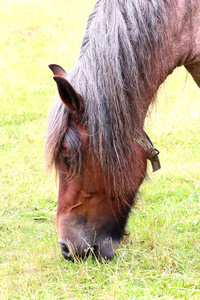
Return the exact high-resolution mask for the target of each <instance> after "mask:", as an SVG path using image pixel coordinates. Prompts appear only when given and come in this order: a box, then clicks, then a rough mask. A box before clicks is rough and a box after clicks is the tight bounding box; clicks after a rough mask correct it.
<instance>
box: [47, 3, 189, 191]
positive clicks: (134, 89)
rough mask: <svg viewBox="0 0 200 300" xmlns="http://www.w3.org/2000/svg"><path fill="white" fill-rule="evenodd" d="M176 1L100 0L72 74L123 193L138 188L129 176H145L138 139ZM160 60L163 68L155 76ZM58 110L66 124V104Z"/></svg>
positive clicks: (98, 151) (93, 134) (96, 142)
mask: <svg viewBox="0 0 200 300" xmlns="http://www.w3.org/2000/svg"><path fill="white" fill-rule="evenodd" d="M183 1H184V0H183ZM185 1H186V3H189V0H185ZM175 5H176V1H172V0H164V1H159V0H150V1H143V0H134V1H133V0H124V1H121V0H109V1H107V0H99V1H97V3H96V5H95V8H94V10H93V13H92V14H91V15H90V17H89V19H88V24H87V28H86V33H85V36H84V39H83V42H82V46H81V51H80V55H79V58H78V60H77V62H76V63H75V65H74V67H73V69H72V71H71V72H70V74H69V81H70V82H71V84H72V85H73V87H74V88H75V89H76V90H77V92H78V93H79V94H80V95H81V96H82V98H83V100H84V103H85V106H86V107H85V118H86V119H87V120H88V130H89V143H90V151H91V153H92V154H94V155H95V158H96V157H97V158H98V159H99V164H100V165H101V167H102V170H103V174H104V178H105V180H106V181H107V182H109V181H111V183H112V184H113V185H114V188H115V191H116V193H117V194H118V195H120V197H121V195H122V197H123V188H124V186H125V185H126V186H127V187H128V188H130V189H131V187H133V188H134V182H132V178H131V176H130V174H132V173H133V172H135V173H136V176H137V175H138V176H139V175H140V174H137V170H133V169H132V165H134V164H132V165H131V164H130V161H134V159H135V157H136V153H135V151H134V147H135V141H134V137H136V136H137V134H138V133H139V132H140V131H141V130H142V127H143V123H144V118H145V115H146V109H147V107H148V105H149V104H150V102H151V101H152V100H153V98H154V96H155V92H156V90H155V87H156V86H157V85H158V83H159V81H160V80H161V79H160V78H161V77H162V76H163V77H164V74H162V71H163V65H162V59H161V58H162V55H163V48H164V46H166V43H167V41H168V40H169V39H170V36H169V35H168V34H169V30H168V26H170V25H169V24H170V22H172V19H173V17H174V15H173V11H174V8H175ZM155 64H157V65H159V66H157V68H155V69H156V70H157V71H156V70H155V72H154V77H152V73H151V72H152V69H153V68H154V66H155ZM152 91H154V93H152V94H151V92H152ZM144 104H145V105H144ZM57 113H58V114H60V117H61V119H62V120H63V122H64V123H65V122H66V121H65V119H66V112H65V111H64V110H63V108H62V109H60V110H57ZM54 118H55V117H54ZM55 119H56V118H55ZM59 126H60V128H63V124H62V125H59ZM51 127H53V126H51ZM61 131H62V130H60V129H57V133H56V134H57V135H59V134H60V132H61ZM56 134H55V140H56ZM54 148H55V149H56V147H54ZM52 153H53V151H52ZM54 159H55V155H54ZM77 161H78V160H77ZM138 172H139V170H138Z"/></svg>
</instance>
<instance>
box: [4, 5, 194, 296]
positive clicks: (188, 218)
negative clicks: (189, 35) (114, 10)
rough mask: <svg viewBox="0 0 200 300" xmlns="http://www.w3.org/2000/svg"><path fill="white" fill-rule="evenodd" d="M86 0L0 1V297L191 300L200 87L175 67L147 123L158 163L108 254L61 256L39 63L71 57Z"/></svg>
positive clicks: (46, 92) (47, 84)
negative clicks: (107, 258)
mask: <svg viewBox="0 0 200 300" xmlns="http://www.w3.org/2000/svg"><path fill="white" fill-rule="evenodd" d="M94 3H95V1H94V0H87V1H86V0H82V1H78V0H68V1H66V0H58V1H53V0H49V1H47V0H42V1H41V0H34V1H33V0H7V1H4V0H1V1H0V25H1V35H0V44H1V48H0V62H1V68H0V75H1V76H0V77H1V83H0V127H1V129H0V176H1V180H0V195H1V196H0V283H1V284H0V299H5V300H7V299H10V300H11V299H45V300H46V299H82V300H83V299H106V300H107V299H120V300H121V299H158V298H159V299H199V298H200V217H199V208H200V163H199V155H200V147H199V145H200V127H199V124H200V101H199V98H200V91H199V89H198V88H197V86H196V85H195V83H194V82H193V81H192V79H191V77H190V76H189V75H187V73H186V71H185V70H184V68H180V69H177V70H176V71H175V72H174V73H173V74H172V75H171V76H169V78H168V79H167V81H166V82H165V84H164V85H163V86H162V87H161V89H160V91H159V94H158V100H157V102H156V104H155V105H154V107H152V108H151V114H150V115H149V117H148V119H147V121H146V132H147V133H148V135H149V136H150V137H151V139H152V141H153V142H154V145H155V147H156V148H158V149H159V150H160V160H161V165H162V169H161V170H160V171H158V172H156V173H152V172H151V167H150V166H149V172H148V174H149V177H148V178H147V180H146V181H145V183H144V184H143V185H142V188H141V189H140V194H139V195H138V197H137V198H138V202H137V204H136V205H135V208H134V209H133V210H132V213H131V215H130V218H129V222H128V224H127V230H128V232H130V234H129V235H128V236H126V237H125V239H124V240H123V243H122V244H121V246H120V248H119V250H118V251H117V253H116V255H115V257H114V259H113V260H112V261H111V262H109V263H108V264H100V263H99V262H97V261H96V260H95V259H93V258H92V257H90V258H89V259H88V260H87V261H86V262H81V263H74V264H73V263H71V262H68V261H65V260H64V259H63V258H62V256H61V253H60V247H59V245H58V237H57V233H56V220H55V218H56V197H57V187H56V182H55V178H54V175H53V174H52V175H51V176H50V175H47V174H46V172H45V165H44V155H43V153H44V141H45V130H46V126H47V116H48V112H49V109H50V106H51V104H52V102H53V100H54V96H55V94H56V86H55V82H53V80H52V73H51V71H50V70H49V69H48V67H47V66H48V64H49V63H57V64H60V65H61V66H63V67H64V68H65V69H66V70H67V71H69V70H70V68H71V66H72V64H73V62H74V61H75V60H76V58H77V55H78V53H79V48H80V43H81V40H82V35H83V32H84V27H85V25H86V21H87V17H88V15H89V13H90V12H91V10H92V8H93V5H94Z"/></svg>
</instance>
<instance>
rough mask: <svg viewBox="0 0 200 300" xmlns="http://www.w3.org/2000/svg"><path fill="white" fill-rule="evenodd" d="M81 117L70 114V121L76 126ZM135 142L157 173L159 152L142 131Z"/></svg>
mask: <svg viewBox="0 0 200 300" xmlns="http://www.w3.org/2000/svg"><path fill="white" fill-rule="evenodd" d="M81 119H82V117H81V118H80V117H79V118H78V117H77V114H76V113H71V114H70V121H72V122H74V123H75V124H76V125H80V120H81ZM135 140H136V142H137V143H138V144H139V145H140V146H141V147H142V148H143V149H144V151H145V153H146V157H147V159H149V160H150V162H151V165H152V169H153V172H156V171H158V170H159V169H160V168H161V164H160V160H159V157H158V154H159V151H158V150H157V149H156V148H155V147H154V145H153V143H152V141H151V139H150V138H149V136H148V135H147V134H146V132H145V131H144V130H143V131H142V134H139V133H138V136H137V138H135Z"/></svg>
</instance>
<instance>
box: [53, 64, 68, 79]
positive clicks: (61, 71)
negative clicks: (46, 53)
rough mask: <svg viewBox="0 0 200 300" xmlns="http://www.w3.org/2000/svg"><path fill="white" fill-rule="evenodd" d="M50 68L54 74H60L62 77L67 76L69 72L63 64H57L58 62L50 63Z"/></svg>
mask: <svg viewBox="0 0 200 300" xmlns="http://www.w3.org/2000/svg"><path fill="white" fill-rule="evenodd" d="M49 68H50V69H51V71H52V72H53V75H54V76H60V77H63V78H66V76H67V73H66V72H65V70H64V69H63V68H62V67H61V66H59V65H56V64H51V65H49Z"/></svg>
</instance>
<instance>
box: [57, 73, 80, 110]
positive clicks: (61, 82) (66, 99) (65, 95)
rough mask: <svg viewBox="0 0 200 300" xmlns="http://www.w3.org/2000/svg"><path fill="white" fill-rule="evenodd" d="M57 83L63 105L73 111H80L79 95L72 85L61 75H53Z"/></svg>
mask: <svg viewBox="0 0 200 300" xmlns="http://www.w3.org/2000/svg"><path fill="white" fill-rule="evenodd" d="M53 79H54V80H55V82H56V83H57V87H58V93H59V95H60V98H61V100H62V101H63V103H64V104H65V106H66V107H67V108H68V109H69V110H70V111H71V112H74V113H78V112H80V108H81V103H80V101H81V100H82V98H81V96H80V95H79V94H78V93H77V92H76V91H75V90H74V88H73V87H72V85H71V84H70V83H69V82H68V81H67V80H66V79H65V78H63V77H60V76H54V77H53Z"/></svg>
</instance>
